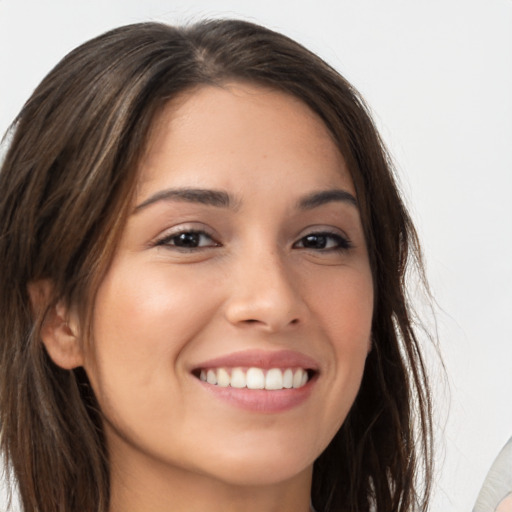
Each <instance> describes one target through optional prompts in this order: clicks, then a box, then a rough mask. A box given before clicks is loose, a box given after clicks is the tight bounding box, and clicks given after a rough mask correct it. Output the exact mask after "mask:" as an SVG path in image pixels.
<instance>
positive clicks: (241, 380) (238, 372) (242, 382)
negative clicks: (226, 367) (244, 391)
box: [231, 368, 247, 388]
mask: <svg viewBox="0 0 512 512" xmlns="http://www.w3.org/2000/svg"><path fill="white" fill-rule="evenodd" d="M246 385H247V381H246V378H245V372H244V371H243V370H242V369H241V368H233V370H231V387H232V388H245V387H246Z"/></svg>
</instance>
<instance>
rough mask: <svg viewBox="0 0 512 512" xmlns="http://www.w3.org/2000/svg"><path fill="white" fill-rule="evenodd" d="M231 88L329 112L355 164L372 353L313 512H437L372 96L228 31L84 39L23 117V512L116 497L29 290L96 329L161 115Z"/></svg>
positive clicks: (14, 268)
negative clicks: (189, 94) (238, 83)
mask: <svg viewBox="0 0 512 512" xmlns="http://www.w3.org/2000/svg"><path fill="white" fill-rule="evenodd" d="M229 80H246V81H250V82H253V83H258V84H262V85H266V86H268V87H272V88H275V89H279V90H281V91H285V92H287V93H289V94H291V95H293V96H295V97H297V98H300V99H301V100H302V101H303V102H305V103H306V104H307V105H309V107H310V108H311V109H312V110H313V111H314V112H316V113H317V114H318V115H319V116H320V117H321V118H322V119H323V121H324V122H325V124H326V125H327V127H328V128H329V129H330V131H331V132H332V135H333V137H334V139H335V141H336V143H337V144H338V146H339V149H340V151H341V153H342V154H343V156H344V158H345V160H346V161H347V164H348V166H349V169H350V172H351V175H352V178H353V181H354V184H355V187H356V192H357V197H358V201H359V204H360V209H361V216H362V222H363V226H364V230H365V235H366V239H367V244H368V251H369V255H370V262H371V267H372V272H373V279H374V285H375V291H376V293H375V307H374V321H373V331H372V335H373V341H372V343H373V350H372V351H371V352H370V354H369V356H368V359H367V363H366V368H365V372H364V377H363V381H362V385H361V389H360V391H359V394H358V396H357V398H356V401H355V403H354V405H353V407H352V409H351V411H350V413H349V415H348V417H347V419H346V421H345V422H344V424H343V426H342V427H341V429H340V431H339V432H338V433H337V434H336V436H335V438H334V439H333V440H332V442H331V443H330V445H329V446H328V448H327V449H326V450H325V452H324V453H322V454H321V455H320V457H319V458H318V460H317V461H316V462H315V467H314V474H313V488H312V500H313V504H314V506H315V507H316V508H317V510H318V511H319V512H320V511H321V512H328V511H333V512H334V511H336V512H340V511H354V512H355V511H357V512H364V511H369V510H372V509H374V508H375V509H376V510H379V511H400V512H406V511H411V510H412V509H413V508H417V509H420V510H426V508H427V502H428V496H429V492H430V480H431V475H432V468H431V460H432V453H431V452H432V419H431V403H430V393H429V387H428V382H427V375H426V371H425V365H424V361H423V359H422V355H421V350H420V346H419V345H420V344H419V342H418V340H417V338H416V335H415V331H414V329H413V325H412V319H411V310H410V306H409V304H408V301H407V299H406V294H405V272H406V269H407V267H408V265H409V264H410V263H413V264H414V263H416V264H417V265H418V266H419V268H420V270H421V258H420V249H419V244H418V240H417V237H416V233H415V230H414V227H413V225H412V223H411V220H410V218H409V216H408V214H407V211H406V210H405V208H404V205H403V203H402V200H401V198H400V195H399V192H398V190H397V186H396V183H395V180H394V177H393V172H392V166H391V164H390V161H389V158H388V157H387V153H386V151H385V149H384V147H383V145H382V143H381V140H380V138H379V136H378V134H377V132H376V129H375V127H374V125H373V123H372V120H371V117H370V115H369V113H368V109H367V108H366V106H365V104H364V102H363V101H362V99H361V98H360V96H359V95H358V94H357V92H356V91H355V90H354V89H353V88H352V86H351V85H350V84H349V83H348V82H347V81H346V80H345V79H344V78H343V77H341V76H340V75H339V74H338V73H337V72H336V71H335V70H333V69H332V68H331V67H330V66H329V65H327V64H326V63H325V62H323V61H322V60H321V59H320V58H318V57H317V56H316V55H314V54H312V53H311V52H309V51H308V50H306V49H305V48H303V47H302V46H300V45H299V44H298V43H296V42H294V41H292V40H290V39H288V38H287V37H285V36H283V35H281V34H278V33H275V32H272V31H270V30H268V29H265V28H262V27H260V26H257V25H254V24H251V23H247V22H244V21H236V20H217V21H205V22H201V23H198V24H195V25H192V26H189V27H181V28H176V27H171V26H167V25H163V24H157V23H142V24H136V25H131V26H126V27H121V28H119V29H116V30H112V31H110V32H108V33H106V34H104V35H102V36H99V37H97V38H95V39H93V40H91V41H89V42H87V43H85V44H83V45H82V46H80V47H78V48H77V49H76V50H74V51H73V52H71V53H70V54H69V55H67V56H66V57H65V58H64V59H63V60H62V61H61V62H60V63H59V64H58V65H57V66H56V67H55V68H54V69H53V70H52V71H51V72H50V73H49V75H48V76H47V77H46V78H45V79H44V80H43V82H42V83H41V84H40V85H39V87H38V88H37V89H36V91H35V92H34V93H33V95H32V97H31V98H30V99H29V100H28V102H27V103H26V105H25V106H24V107H23V109H22V111H21V113H20V114H19V116H18V118H17V119H16V120H15V123H14V124H13V127H12V136H11V137H10V138H11V142H10V146H9V149H8V152H7V154H6V156H5V161H4V163H3V166H2V169H1V171H0V191H1V194H0V269H1V273H0V290H1V293H0V415H1V418H2V423H1V439H0V443H1V448H2V450H3V452H4V454H5V456H6V463H7V464H8V466H9V468H10V469H12V471H13V473H14V476H15V479H16V482H17V486H18V489H19V493H20V497H21V501H22V504H23V506H24V509H25V510H27V511H28V510H30V511H32V510H34V511H35V510H37V511H39V512H55V511H61V512H69V511H74V510H80V511H83V512H105V511H106V510H108V504H109V465H108V453H107V451H106V449H105V442H104V438H103V431H102V424H101V414H100V412H99V411H98V406H97V403H96V400H95V397H94V394H93V392H92V391H91V388H90V386H89V384H88V380H87V375H86V374H85V372H84V371H83V369H76V370H72V371H67V370H63V369H61V368H59V367H57V366H56V365H54V364H53V363H52V361H51V359H50V358H49V357H48V355H47V353H46V352H45V350H44V347H43V344H42V343H41V341H40V335H39V330H40V327H41V324H42V321H43V318H44V311H43V312H42V313H41V314H38V315H36V314H34V312H33V311H32V309H31V303H30V298H29V296H28V292H27V286H28V284H29V283H31V282H36V281H40V280H48V282H51V284H52V290H53V296H52V297H49V298H48V304H47V305H48V308H50V307H51V306H52V304H55V302H56V301H64V302H65V303H67V304H73V305H77V307H79V308H80V314H81V315H82V318H84V319H85V321H86V325H90V319H91V316H92V309H93V307H94V297H95V292H96V290H97V287H98V285H99V283H100V282H101V279H102V277H103V276H104V274H105V271H106V269H107V267H108V265H109V262H110V260H111V257H112V254H113V251H114V249H115V246H116V242H117V240H118V237H119V235H120V232H121V230H122V229H123V226H124V222H125V220H126V217H127V211H128V208H129V207H130V204H131V200H132V196H133V191H134V187H135V185H136V178H137V168H138V163H139V161H140V159H141V158H142V155H143V152H144V149H145V146H146V141H147V138H148V134H149V131H150V128H151V125H152V121H153V119H154V117H155V115H156V113H157V112H158V111H160V110H161V109H162V108H163V106H164V105H165V104H166V103H167V102H168V101H169V100H171V99H172V98H174V97H176V95H177V94H179V93H180V92H183V91H185V90H187V89H191V88H193V87H195V86H198V85H201V84H214V85H219V86H222V84H223V83H225V82H226V81H229ZM87 321H89V323H88V324H87ZM418 477H421V480H422V481H421V482H420V483H418Z"/></svg>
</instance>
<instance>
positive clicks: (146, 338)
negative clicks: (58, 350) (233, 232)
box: [86, 264, 214, 399]
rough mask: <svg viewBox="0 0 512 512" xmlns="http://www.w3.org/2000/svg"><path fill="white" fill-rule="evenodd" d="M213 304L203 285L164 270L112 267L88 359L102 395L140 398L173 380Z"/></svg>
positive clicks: (101, 291) (102, 291) (101, 294)
mask: <svg viewBox="0 0 512 512" xmlns="http://www.w3.org/2000/svg"><path fill="white" fill-rule="evenodd" d="M176 274H177V275H176ZM213 302H214V297H212V296H211V295H208V294H207V293H205V290H204V289H203V287H202V286H200V283H198V282H196V281H194V280H190V279H187V276H186V275H185V276H183V277H180V275H179V273H174V275H171V273H170V272H169V271H168V268H167V269H166V267H165V266H158V265H155V266H150V265H146V266H143V265H139V266H138V268H137V271H135V270H134V269H133V265H123V266H120V265H117V266H116V265H115V264H114V265H113V266H112V269H111V271H110V272H109V274H107V276H106V277H105V279H104V281H103V283H102V285H101V287H100V289H99V291H98V294H97V297H96V303H95V313H94V329H93V343H92V350H91V353H90V354H89V355H88V357H86V361H87V363H86V370H87V373H88V374H89V376H90V380H91V383H92V384H93V387H94V388H95V390H97V392H98V394H99V395H101V394H103V395H109V396H110V395H113V394H114V393H119V392H121V391H126V390H132V392H136V391H138V392H140V390H141V389H145V388H149V386H150V385H155V380H156V379H158V378H159V377H158V376H159V375H173V374H174V372H175V371H176V366H177V362H178V358H179V354H180V352H181V351H182V349H183V348H184V346H185V345H186V344H187V342H188V341H189V340H190V339H192V338H193V337H194V336H195V334H196V333H197V332H198V331H199V330H200V329H201V326H202V324H203V323H204V322H205V321H207V320H206V319H207V317H208V311H211V310H212V308H213V307H212V306H211V304H212V303H213ZM158 368H161V369H162V371H161V372H159V371H158ZM164 370H165V371H164ZM98 399H101V398H100V396H99V397H98Z"/></svg>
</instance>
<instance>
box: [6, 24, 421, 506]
mask: <svg viewBox="0 0 512 512" xmlns="http://www.w3.org/2000/svg"><path fill="white" fill-rule="evenodd" d="M0 189H1V190H2V196H1V199H0V225H1V228H0V229H1V230H2V231H1V235H0V266H1V268H2V277H1V279H2V281H1V289H2V290H3V291H4V292H3V293H2V296H1V299H0V318H1V319H2V320H1V331H0V332H1V334H0V336H1V338H0V339H1V375H2V377H1V379H2V380H1V382H2V384H1V409H0V410H1V416H2V438H1V443H2V448H3V451H4V453H5V456H6V459H7V461H8V463H9V464H10V466H11V467H12V470H13V472H14V475H15V477H16V480H17V482H18V486H19V491H20V495H21V500H22V503H23V506H24V508H25V510H40V511H50V510H51V511H55V510H62V511H77V510H80V511H109V512H115V511H121V510H122V511H124V512H127V511H130V510H151V511H155V512H156V511H164V510H172V511H182V510H183V511H184V510H187V511H193V510H201V511H205V510H208V511H212V512H214V511H217V510H222V511H229V510H246V511H251V510H255V511H256V510H265V511H267V510H268V511H271V510H281V511H288V510H294V511H295V510H297V511H303V512H306V511H307V510H309V507H310V500H311V506H312V507H314V508H315V509H316V510H317V511H318V512H320V511H322V512H326V511H341V510H354V511H355V510H357V511H364V510H379V511H388V510H399V511H408V510H412V509H413V508H415V509H420V510H424V509H426V507H427V501H428V495H429V489H430V476H431V462H430V461H431V411H430V396H429V388H428V384H427V378H426V375H425V369H424V365H423V360H422V356H421V352H420V347H419V344H418V342H417V340H416V337H415V334H414V331H413V328H412V323H411V318H410V314H411V312H410V309H409V306H408V304H407V301H406V298H405V290H404V275H405V271H406V265H407V263H408V260H409V258H410V257H412V258H413V259H414V260H415V261H416V263H418V264H420V265H421V262H420V261H419V256H420V254H419V246H418V243H417V239H416V235H415V232H414V228H413V226H412V224H411V221H410V219H409V217H408V215H407V212H406V211H405V209H404V207H403V204H402V202H401V199H400V196H399V194H398V192H397V188H396V185H395V183H394V180H393V175H392V172H391V168H390V164H389V160H388V158H387V156H386V153H385V150H384V149H383V147H382V144H381V142H380V139H379V137H378V134H377V133H376V130H375V128H374V126H373V124H372V122H371V119H370V117H369V115H368V113H367V110H366V108H365V106H364V104H363V102H362V100H361V99H360V98H359V97H358V95H357V93H356V92H355V91H354V90H353V88H352V87H351V86H350V85H349V84H348V83H347V82H346V81H345V80H344V79H343V78H342V77H341V76H340V75H339V74H337V73H336V72H335V71H334V70H333V69H332V68H330V67H329V66H328V65H326V64H325V63H324V62H323V61H321V60H320V59H319V58H318V57H316V56H315V55H313V54H311V53H310V52H308V51H307V50H305V49H304V48H302V47H301V46H300V45H298V44H297V43H295V42H293V41H291V40H289V39H288V38H286V37H284V36H282V35H280V34H277V33H274V32H271V31H269V30H267V29H264V28H262V27H258V26H256V25H253V24H250V23H246V22H242V21H207V22H202V23H199V24H197V25H194V26H191V27H186V28H174V27H169V26H164V25H160V24H154V23H150V24H138V25H132V26H127V27H122V28H119V29H117V30H114V31H111V32H109V33H107V34H105V35H102V36H100V37H98V38H96V39H94V40H92V41H90V42H88V43H86V44H84V45H82V46H81V47H79V48H77V49H76V50H74V51H73V52H71V53H70V54H69V55H68V56H67V57H65V58H64V59H63V61H62V62H61V63H60V64H58V65H57V67H56V68H55V69H54V70H53V71H52V72H51V73H50V74H49V75H48V76H47V77H46V78H45V80H44V81H43V82H42V83H41V85H40V86H39V87H38V88H37V89H36V91H35V92H34V94H33V96H32V97H31V98H30V99H29V101H28V102H27V104H26V105H25V107H24V108H23V110H22V112H21V113H20V115H19V117H18V119H17V121H16V123H15V125H14V127H13V134H12V141H11V144H10V148H9V151H8V153H7V155H6V157H5V161H4V164H3V167H2V171H1V174H0ZM415 425H416V426H417V427H418V428H417V429H415ZM418 476H421V477H422V483H421V484H422V485H421V486H418V483H417V477H418Z"/></svg>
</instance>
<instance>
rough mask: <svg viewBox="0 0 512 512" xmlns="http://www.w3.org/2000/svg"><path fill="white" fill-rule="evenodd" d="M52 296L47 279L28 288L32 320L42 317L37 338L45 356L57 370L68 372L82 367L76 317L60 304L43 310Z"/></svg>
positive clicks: (81, 353)
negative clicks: (39, 339)
mask: <svg viewBox="0 0 512 512" xmlns="http://www.w3.org/2000/svg"><path fill="white" fill-rule="evenodd" d="M52 292H53V284H52V283H51V282H50V281H49V280H47V279H43V280H40V281H34V282H31V283H29V285H28V294H29V296H30V302H31V304H32V309H33V311H34V313H35V315H36V317H37V316H39V315H44V318H43V322H42V325H41V331H40V336H41V340H42V342H43V344H44V346H45V348H46V351H47V352H48V355H49V356H50V358H51V359H52V361H53V362H54V363H55V364H56V365H57V366H60V367H61V368H63V369H65V370H71V369H73V368H77V367H78V366H82V365H83V352H82V346H81V343H80V336H79V324H78V317H77V315H76V313H74V312H72V311H70V309H69V308H68V306H67V305H65V304H64V303H63V302H61V301H59V302H57V303H56V304H55V305H53V306H51V307H50V308H49V309H47V308H48V305H49V304H51V302H50V301H51V300H52Z"/></svg>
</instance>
